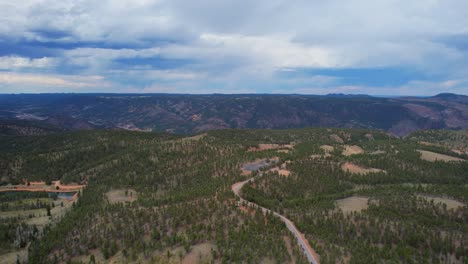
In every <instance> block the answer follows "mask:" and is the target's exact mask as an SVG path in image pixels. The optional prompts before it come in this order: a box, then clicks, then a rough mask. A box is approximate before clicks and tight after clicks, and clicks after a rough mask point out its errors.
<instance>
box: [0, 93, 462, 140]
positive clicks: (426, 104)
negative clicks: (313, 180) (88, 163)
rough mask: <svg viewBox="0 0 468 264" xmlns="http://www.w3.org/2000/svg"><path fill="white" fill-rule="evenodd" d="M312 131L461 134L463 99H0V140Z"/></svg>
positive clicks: (172, 96)
mask: <svg viewBox="0 0 468 264" xmlns="http://www.w3.org/2000/svg"><path fill="white" fill-rule="evenodd" d="M314 126H326V127H360V128H374V129H382V130H385V131H387V132H390V133H392V134H394V135H398V136H405V135H407V134H409V133H411V132H413V131H417V130H421V129H467V128H468V96H464V95H457V94H448V93H443V94H439V95H436V96H433V97H398V98H381V97H372V96H368V95H344V94H329V95H326V96H314V95H221V94H214V95H179V94H177V95H176V94H17V95H7V94H4V95H0V134H4V135H5V134H12V133H13V134H14V133H15V131H17V132H18V131H19V134H29V132H28V131H32V132H31V133H32V134H37V133H39V134H42V133H47V132H54V131H61V130H80V129H98V128H107V129H126V130H141V131H153V130H154V131H166V132H171V133H198V132H202V131H206V130H212V129H224V128H266V129H286V128H299V127H314ZM33 127H34V128H38V129H32V128H33Z"/></svg>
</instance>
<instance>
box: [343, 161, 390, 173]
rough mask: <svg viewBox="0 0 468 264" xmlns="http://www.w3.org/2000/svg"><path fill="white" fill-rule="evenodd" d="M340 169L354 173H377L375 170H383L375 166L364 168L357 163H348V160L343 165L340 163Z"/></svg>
mask: <svg viewBox="0 0 468 264" xmlns="http://www.w3.org/2000/svg"><path fill="white" fill-rule="evenodd" d="M341 169H342V170H343V171H345V172H351V173H354V174H368V173H377V172H385V171H384V170H381V169H376V168H365V167H361V166H359V165H356V164H353V163H350V162H345V163H343V165H341Z"/></svg>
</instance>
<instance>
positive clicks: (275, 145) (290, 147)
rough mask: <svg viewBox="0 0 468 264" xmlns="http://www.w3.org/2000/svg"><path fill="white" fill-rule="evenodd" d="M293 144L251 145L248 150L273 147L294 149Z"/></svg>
mask: <svg viewBox="0 0 468 264" xmlns="http://www.w3.org/2000/svg"><path fill="white" fill-rule="evenodd" d="M293 148H294V145H293V144H283V145H280V144H258V147H250V148H249V149H248V150H247V151H262V150H271V149H284V150H290V149H293Z"/></svg>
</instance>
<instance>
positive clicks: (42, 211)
mask: <svg viewBox="0 0 468 264" xmlns="http://www.w3.org/2000/svg"><path fill="white" fill-rule="evenodd" d="M32 215H34V216H35V217H40V216H45V215H47V211H46V209H44V208H41V209H32V210H15V211H6V212H0V218H10V217H20V218H27V217H29V216H32Z"/></svg>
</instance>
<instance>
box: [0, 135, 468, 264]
mask: <svg viewBox="0 0 468 264" xmlns="http://www.w3.org/2000/svg"><path fill="white" fill-rule="evenodd" d="M419 141H420V140H419V139H418V138H414V139H413V138H408V139H399V138H396V137H393V136H390V135H388V134H386V133H383V132H381V131H376V130H366V129H324V128H314V129H312V128H309V129H289V130H215V131H210V132H207V133H204V134H199V135H196V136H190V137H183V136H178V135H172V134H164V133H141V132H130V131H100V130H92V131H80V132H66V133H54V134H49V135H43V136H9V137H3V138H2V140H1V141H0V173H1V175H0V176H1V180H2V185H3V186H2V187H0V189H1V188H7V187H8V186H7V185H6V184H17V185H15V186H22V184H23V182H24V180H28V181H35V182H37V181H45V182H51V181H52V180H61V181H62V183H63V184H85V185H87V187H86V188H85V189H84V191H83V192H82V193H81V194H80V195H79V199H78V200H77V201H76V203H74V205H72V206H71V207H70V209H69V211H68V213H66V214H65V215H64V217H63V218H62V219H61V221H59V222H57V223H55V224H52V225H51V226H50V227H47V228H45V229H43V232H44V233H42V231H40V232H35V231H34V230H35V229H34V226H35V224H34V223H35V222H31V220H28V219H29V218H27V217H25V216H24V214H20V212H21V210H25V209H24V208H23V209H21V210H19V209H18V208H19V206H20V205H21V206H22V207H25V206H24V204H25V203H24V202H21V201H23V200H24V199H26V198H27V199H29V200H31V199H37V198H35V197H34V198H31V197H29V198H28V197H22V196H21V197H17V196H8V195H2V194H1V193H0V199H1V201H2V205H4V206H3V207H2V210H1V211H0V217H1V218H2V220H4V221H2V222H1V223H2V224H1V225H0V227H2V228H0V232H3V233H1V234H0V238H1V241H0V249H1V251H0V254H8V252H10V254H14V256H16V254H17V252H24V251H25V248H26V245H27V243H28V242H31V245H30V247H29V261H30V263H53V262H57V263H66V262H69V261H73V262H74V263H89V262H93V261H96V262H101V263H108V262H114V263H180V262H181V261H182V263H207V262H208V263H210V262H214V263H240V262H245V263H275V262H276V263H291V262H292V263H306V259H305V256H304V255H303V254H302V252H301V249H300V248H299V246H298V245H297V243H296V242H295V239H294V238H293V237H292V235H291V233H290V232H289V231H288V229H287V228H286V227H285V225H284V224H283V223H282V222H281V221H280V220H279V219H278V218H277V217H275V216H274V215H272V214H266V215H264V214H262V213H261V211H260V210H258V209H255V208H251V207H249V206H246V205H245V204H244V205H243V204H238V203H237V201H238V198H236V196H235V195H234V193H233V192H232V190H231V186H232V185H233V184H234V183H237V182H241V181H245V180H247V179H249V178H250V177H254V176H256V175H260V176H259V177H258V178H256V179H255V180H254V181H249V182H248V183H247V184H246V185H245V186H244V187H243V188H242V189H241V190H240V193H241V195H242V197H244V198H245V199H247V200H248V201H251V202H254V203H257V204H259V205H261V206H264V207H266V208H269V209H271V210H273V211H275V212H278V213H281V214H283V215H285V216H286V217H288V218H289V219H291V221H293V222H294V223H295V225H296V226H297V227H298V228H299V230H300V231H301V232H303V233H304V236H305V238H306V239H307V240H308V242H309V243H310V245H311V246H312V247H313V248H314V249H315V251H316V252H317V254H318V255H319V256H320V263H337V262H338V263H375V262H378V260H379V261H384V262H395V261H401V262H404V263H409V262H414V263H429V262H438V261H440V262H445V261H449V262H451V263H464V261H466V255H465V254H466V245H465V244H464V243H465V242H464V241H463V238H464V237H467V236H468V233H467V232H468V230H466V221H467V215H468V212H467V208H468V207H467V206H466V205H467V203H468V197H467V189H466V188H467V187H466V186H467V184H468V177H467V175H468V173H467V172H468V162H467V160H468V155H466V154H458V153H455V152H453V151H451V150H450V149H447V148H446V147H444V146H430V145H427V144H423V143H420V142H419ZM428 155H429V156H428ZM428 157H429V158H433V157H435V158H436V159H435V161H434V160H430V159H428ZM258 170H260V171H261V172H259V171H258ZM25 188H26V187H25ZM41 199H45V197H44V198H41ZM5 204H8V206H6V205H5ZM44 206H46V205H43V204H37V205H34V207H32V206H26V207H25V208H26V209H27V210H29V211H31V210H39V209H36V208H45V207H44ZM58 207H60V206H58ZM65 207H66V206H65ZM54 208H55V207H54ZM12 210H15V211H12ZM42 210H45V209H42ZM54 210H55V209H53V210H52V211H53V212H52V218H53V217H54V212H55V211H54ZM29 211H28V212H29ZM44 212H45V211H44ZM15 214H16V215H17V216H16V217H11V216H12V215H15ZM22 215H23V216H22ZM42 218H43V217H42ZM42 218H40V219H42ZM5 219H7V220H5ZM32 219H36V217H35V216H33V218H32ZM38 219H39V218H38ZM25 223H26V225H24V224H25ZM12 230H20V231H21V232H19V233H18V232H16V233H15V232H12ZM28 230H29V231H28ZM39 230H42V229H39ZM25 234H31V235H28V236H26V235H25ZM19 238H20V240H21V241H24V243H21V244H19V245H18V244H15V241H18V239H19ZM11 252H14V253H11ZM18 254H19V253H18Z"/></svg>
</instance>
